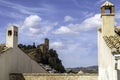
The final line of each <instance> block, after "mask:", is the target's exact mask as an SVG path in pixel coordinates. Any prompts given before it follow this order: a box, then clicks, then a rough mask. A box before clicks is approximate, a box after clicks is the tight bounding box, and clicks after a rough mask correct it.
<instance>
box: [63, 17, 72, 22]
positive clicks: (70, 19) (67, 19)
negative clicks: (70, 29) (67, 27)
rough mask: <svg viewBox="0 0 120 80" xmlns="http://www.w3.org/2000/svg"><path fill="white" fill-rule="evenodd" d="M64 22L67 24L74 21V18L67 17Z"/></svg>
mask: <svg viewBox="0 0 120 80" xmlns="http://www.w3.org/2000/svg"><path fill="white" fill-rule="evenodd" d="M64 21H65V22H69V21H74V18H73V17H71V16H65V17H64Z"/></svg>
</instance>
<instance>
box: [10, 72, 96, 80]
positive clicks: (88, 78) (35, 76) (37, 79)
mask: <svg viewBox="0 0 120 80" xmlns="http://www.w3.org/2000/svg"><path fill="white" fill-rule="evenodd" d="M10 80H98V75H97V74H86V75H82V74H81V75H80V74H76V75H75V74H69V75H67V74H47V73H23V74H18V73H17V74H16V73H12V74H10Z"/></svg>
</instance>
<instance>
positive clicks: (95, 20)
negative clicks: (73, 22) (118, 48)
mask: <svg viewBox="0 0 120 80" xmlns="http://www.w3.org/2000/svg"><path fill="white" fill-rule="evenodd" d="M99 25H101V19H100V14H95V15H94V16H92V17H90V18H87V19H85V20H84V21H83V22H82V24H81V26H83V29H86V30H90V29H94V28H97V27H98V26H99Z"/></svg>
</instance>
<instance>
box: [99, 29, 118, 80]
mask: <svg viewBox="0 0 120 80" xmlns="http://www.w3.org/2000/svg"><path fill="white" fill-rule="evenodd" d="M98 65H99V80H117V72H116V70H115V59H114V56H113V55H112V53H111V49H110V48H109V47H108V46H107V44H106V42H105V41H104V39H103V36H102V34H101V32H99V31H98Z"/></svg>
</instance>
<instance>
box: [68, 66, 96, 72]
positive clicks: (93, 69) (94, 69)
mask: <svg viewBox="0 0 120 80" xmlns="http://www.w3.org/2000/svg"><path fill="white" fill-rule="evenodd" d="M66 71H67V72H68V73H69V72H72V73H78V72H79V71H83V72H84V73H98V66H89V67H77V68H67V69H66Z"/></svg>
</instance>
